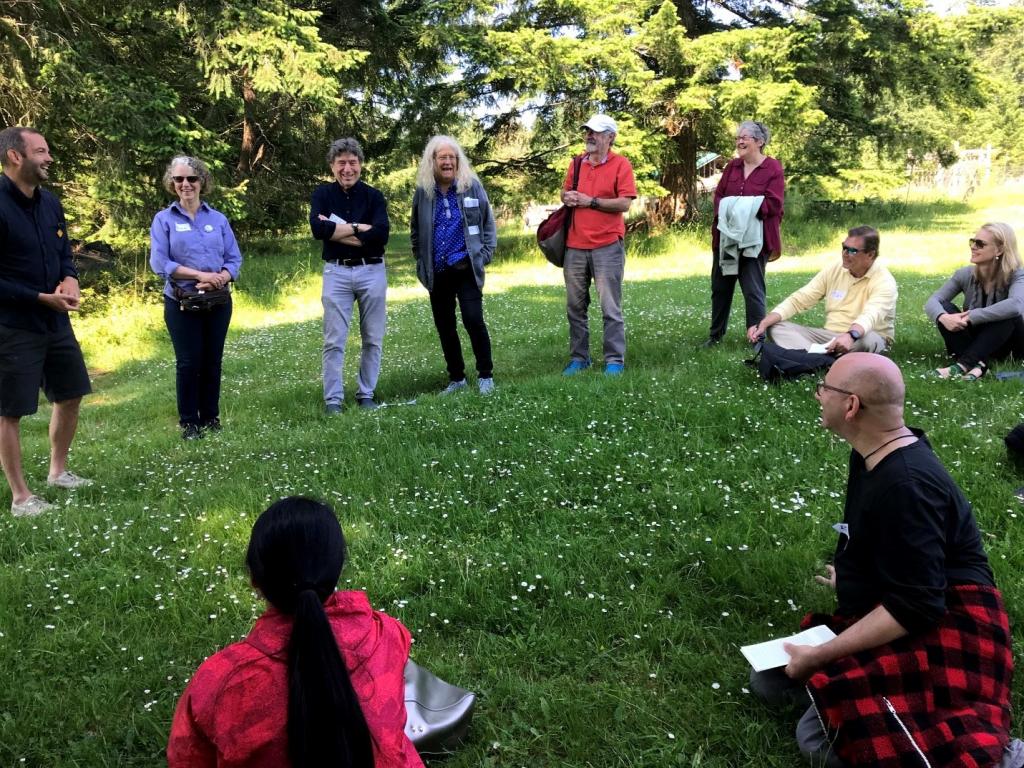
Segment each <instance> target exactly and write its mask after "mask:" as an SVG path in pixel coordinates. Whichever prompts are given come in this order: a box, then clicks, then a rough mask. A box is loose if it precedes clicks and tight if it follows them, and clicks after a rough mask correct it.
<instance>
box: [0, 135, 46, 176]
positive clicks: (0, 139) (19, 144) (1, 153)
mask: <svg viewBox="0 0 1024 768" xmlns="http://www.w3.org/2000/svg"><path fill="white" fill-rule="evenodd" d="M26 133H32V134H35V135H36V136H42V135H43V134H41V133H40V132H39V131H37V130H36V129H35V128H26V127H25V126H23V125H12V126H11V127H10V128H4V129H3V130H2V131H0V165H2V166H4V167H5V168H6V167H7V163H8V160H7V151H8V150H10V149H13V150H14V151H15V152H17V153H18V154H19V155H25V154H26V153H27V152H28V147H27V146H25V134H26Z"/></svg>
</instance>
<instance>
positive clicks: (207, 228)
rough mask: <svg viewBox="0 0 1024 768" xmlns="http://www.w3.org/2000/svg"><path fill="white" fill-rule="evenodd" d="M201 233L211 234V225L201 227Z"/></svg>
mask: <svg viewBox="0 0 1024 768" xmlns="http://www.w3.org/2000/svg"><path fill="white" fill-rule="evenodd" d="M203 232H213V224H207V225H206V226H205V227H203Z"/></svg>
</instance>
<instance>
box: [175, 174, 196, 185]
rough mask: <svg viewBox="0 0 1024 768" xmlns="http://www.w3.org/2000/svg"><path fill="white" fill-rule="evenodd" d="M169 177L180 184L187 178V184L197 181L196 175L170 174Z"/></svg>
mask: <svg viewBox="0 0 1024 768" xmlns="http://www.w3.org/2000/svg"><path fill="white" fill-rule="evenodd" d="M171 179H173V181H174V183H175V184H181V183H182V182H183V181H185V180H186V179H188V183H189V184H195V183H196V182H197V181H199V177H198V176H171Z"/></svg>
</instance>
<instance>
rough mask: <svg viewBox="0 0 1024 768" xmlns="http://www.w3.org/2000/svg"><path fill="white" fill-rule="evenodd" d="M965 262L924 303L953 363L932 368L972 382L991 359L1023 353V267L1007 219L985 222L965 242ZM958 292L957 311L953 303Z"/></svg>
mask: <svg viewBox="0 0 1024 768" xmlns="http://www.w3.org/2000/svg"><path fill="white" fill-rule="evenodd" d="M968 242H969V243H970V246H971V266H969V267H962V268H961V269H958V270H957V271H956V272H954V273H953V276H952V277H951V278H949V280H947V281H946V283H945V285H943V286H942V287H941V288H940V289H939V290H937V291H936V292H935V293H933V294H932V295H931V298H929V299H928V301H927V303H926V304H925V305H924V311H925V314H927V315H928V317H929V319H930V320H932V322H934V323H935V324H936V325H937V326H938V329H939V333H941V334H942V338H943V339H944V340H945V342H946V351H947V352H949V354H950V355H951V356H952V357H953V358H954V359H955V360H956V364H955V365H951V366H949V367H948V368H938V369H936V371H935V373H936V374H937V375H938V376H939V377H940V378H943V379H949V378H954V377H955V378H963V379H964V380H966V381H976V380H977V379H980V378H981V377H982V376H984V375H985V372H986V371H987V370H988V364H989V362H991V361H992V360H1000V359H1003V358H1005V357H1006V356H1007V355H1011V354H1012V355H1014V356H1015V357H1024V317H1022V316H1024V269H1021V261H1020V253H1019V251H1018V250H1017V238H1016V236H1015V235H1014V233H1013V229H1012V228H1011V227H1010V225H1009V224H1003V223H1000V222H994V223H991V224H985V225H984V226H982V227H981V229H979V230H978V232H977V234H976V235H975V236H974V237H972V238H971V239H970V240H969V241H968ZM960 293H962V294H963V295H964V306H963V311H961V310H960V308H959V307H957V306H956V305H955V304H954V303H953V299H954V298H955V297H956V296H957V294H960Z"/></svg>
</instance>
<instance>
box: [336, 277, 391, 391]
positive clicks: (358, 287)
mask: <svg viewBox="0 0 1024 768" xmlns="http://www.w3.org/2000/svg"><path fill="white" fill-rule="evenodd" d="M387 293H388V278H387V273H386V272H385V270H384V264H383V263H381V264H363V265H360V266H358V267H345V266H341V265H338V264H331V263H324V283H323V290H322V292H321V295H320V300H321V301H322V302H323V305H324V372H323V377H324V402H326V403H328V404H332V405H333V404H340V403H341V402H342V401H343V400H344V399H345V389H344V385H343V384H342V380H341V377H342V373H343V371H344V368H345V344H346V342H347V341H348V329H349V323H350V322H351V321H352V304H353V303H354V302H358V304H359V336H360V339H361V340H362V343H363V349H362V354H360V356H359V375H358V376H357V378H356V385H357V387H358V388H357V390H356V397H357V398H358V399H360V400H368V399H371V398H373V391H374V390H375V389H376V388H377V377H378V376H379V375H380V353H381V347H382V345H383V342H384V329H385V325H386V323H387Z"/></svg>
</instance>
